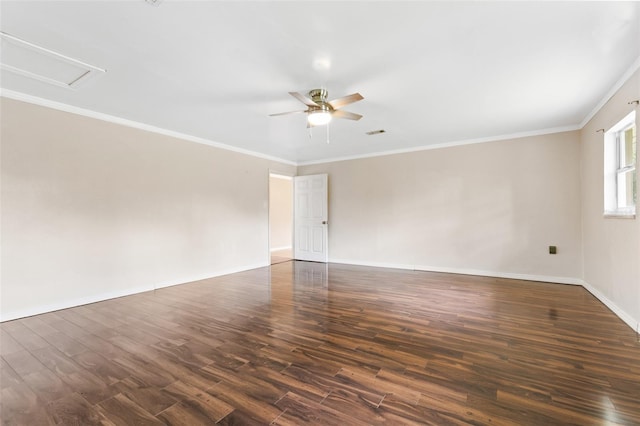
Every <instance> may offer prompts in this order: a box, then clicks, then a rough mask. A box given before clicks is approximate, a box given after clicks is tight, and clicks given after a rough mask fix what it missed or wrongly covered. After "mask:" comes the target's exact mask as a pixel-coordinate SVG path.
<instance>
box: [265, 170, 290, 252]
mask: <svg viewBox="0 0 640 426" xmlns="http://www.w3.org/2000/svg"><path fill="white" fill-rule="evenodd" d="M292 230H293V181H292V180H291V179H288V180H287V179H282V178H279V177H269V233H270V235H269V245H270V248H271V249H272V250H277V249H283V248H291V242H292V235H291V234H292Z"/></svg>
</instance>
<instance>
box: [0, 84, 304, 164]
mask: <svg viewBox="0 0 640 426" xmlns="http://www.w3.org/2000/svg"><path fill="white" fill-rule="evenodd" d="M0 96H1V97H3V98H9V99H14V100H17V101H22V102H27V103H30V104H34V105H40V106H44V107H47V108H52V109H55V110H58V111H64V112H69V113H71V114H77V115H81V116H84V117H89V118H95V119H97V120H102V121H107V122H109V123H114V124H120V125H122V126H126V127H132V128H134V129H139V130H145V131H147V132H152V133H157V134H160V135H164V136H170V137H173V138H178V139H183V140H186V141H189V142H195V143H199V144H203V145H209V146H212V147H215V148H220V149H224V150H227V151H233V152H237V153H240V154H245V155H249V156H251V157H257V158H262V159H264V160H269V161H276V162H278V163H283V164H289V165H292V166H297V163H296V162H295V161H291V160H285V159H284V158H278V157H274V156H272V155H267V154H263V153H260V152H256V151H250V150H248V149H243V148H238V147H235V146H231V145H227V144H223V143H220V142H215V141H212V140H209V139H205V138H201V137H198V136H193V135H188V134H186V133H180V132H175V131H173V130H168V129H163V128H161V127H156V126H152V125H150V124H145V123H140V122H138V121H133V120H129V119H126V118H122V117H116V116H114V115H109V114H104V113H102V112H97V111H93V110H90V109H85V108H80V107H76V106H73V105H68V104H64V103H62V102H56V101H51V100H49V99H44V98H39V97H37V96H33V95H27V94H26V93H22V92H16V91H14V90H9V89H4V88H2V89H0Z"/></svg>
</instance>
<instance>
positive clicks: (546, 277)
mask: <svg viewBox="0 0 640 426" xmlns="http://www.w3.org/2000/svg"><path fill="white" fill-rule="evenodd" d="M329 261H330V262H331V263H342V264H345V265H358V266H373V267H377V268H394V269H406V270H410V271H427V272H444V273H447V274H462V275H477V276H482V277H495V278H509V279H515V280H526V281H541V282H548V283H556V284H571V285H582V280H581V279H579V278H573V277H554V276H549V275H531V274H514V273H511V272H496V271H484V270H479V269H461V268H446V267H441V266H425V265H408V264H403V263H385V262H367V261H360V260H349V259H330V260H329Z"/></svg>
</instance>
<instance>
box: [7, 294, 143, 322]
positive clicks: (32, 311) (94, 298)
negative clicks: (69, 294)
mask: <svg viewBox="0 0 640 426" xmlns="http://www.w3.org/2000/svg"><path fill="white" fill-rule="evenodd" d="M153 289H154V288H153V286H152V285H148V286H141V287H133V288H128V289H126V290H119V291H109V292H105V293H100V294H94V295H91V296H85V297H79V298H77V299H72V300H65V301H63V302H58V303H51V304H47V305H40V306H33V307H30V308H27V309H18V310H16V311H9V312H6V311H3V312H2V313H0V322H4V321H11V320H15V319H19V318H25V317H31V316H33V315H39V314H45V313H47V312H53V311H59V310H61V309H68V308H73V307H75V306H82V305H88V304H89V303H96V302H102V301H103V300H109V299H116V298H118V297H124V296H131V295H132V294H138V293H144V292H145V291H152V290H153Z"/></svg>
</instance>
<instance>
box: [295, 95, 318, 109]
mask: <svg viewBox="0 0 640 426" xmlns="http://www.w3.org/2000/svg"><path fill="white" fill-rule="evenodd" d="M289 94H290V95H291V96H293V97H294V98H296V99H297V100H299V101H300V102H302V103H303V104H305V105H306V106H316V107H317V106H319V105H318V104H317V103H315V102H313V101H312V100H311V99H309V98H308V97H306V96H305V95H303V94H301V93H298V92H289Z"/></svg>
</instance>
